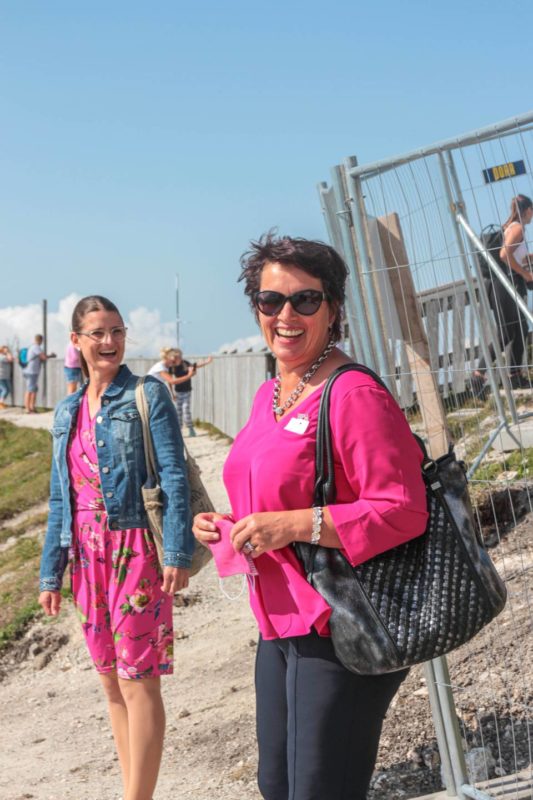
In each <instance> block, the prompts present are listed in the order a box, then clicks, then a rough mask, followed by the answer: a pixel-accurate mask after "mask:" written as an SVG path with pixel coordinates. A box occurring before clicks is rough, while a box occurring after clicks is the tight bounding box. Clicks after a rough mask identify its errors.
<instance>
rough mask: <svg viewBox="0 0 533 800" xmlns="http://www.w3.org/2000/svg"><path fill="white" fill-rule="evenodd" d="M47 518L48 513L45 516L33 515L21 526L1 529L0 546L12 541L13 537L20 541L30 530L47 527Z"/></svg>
mask: <svg viewBox="0 0 533 800" xmlns="http://www.w3.org/2000/svg"><path fill="white" fill-rule="evenodd" d="M47 517H48V514H47V513H46V512H45V513H43V514H33V515H32V516H31V517H28V518H27V519H25V520H24V522H23V523H21V524H20V525H15V526H13V527H5V528H0V544H3V543H4V542H7V540H8V539H11V538H12V537H14V538H15V539H19V538H20V537H21V536H23V535H24V534H25V533H26V531H27V530H29V529H30V528H38V527H40V526H41V525H45V524H46V520H47Z"/></svg>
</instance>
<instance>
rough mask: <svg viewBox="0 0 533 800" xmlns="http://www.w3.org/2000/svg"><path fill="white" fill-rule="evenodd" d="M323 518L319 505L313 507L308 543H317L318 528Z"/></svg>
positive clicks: (318, 536)
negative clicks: (311, 527) (311, 526)
mask: <svg viewBox="0 0 533 800" xmlns="http://www.w3.org/2000/svg"><path fill="white" fill-rule="evenodd" d="M323 519H324V509H323V508H321V507H320V506H314V507H313V529H312V531H311V539H310V540H309V542H310V544H318V543H319V541H320V529H321V528H322V521H323Z"/></svg>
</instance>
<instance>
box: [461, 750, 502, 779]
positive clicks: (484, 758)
mask: <svg viewBox="0 0 533 800" xmlns="http://www.w3.org/2000/svg"><path fill="white" fill-rule="evenodd" d="M465 761H466V769H467V772H468V775H469V778H470V782H471V783H478V782H479V781H488V779H489V774H490V772H491V771H492V770H493V769H494V767H495V766H496V761H495V760H494V756H493V755H492V753H491V751H490V750H489V748H488V747H473V748H472V750H470V751H469V752H468V753H465Z"/></svg>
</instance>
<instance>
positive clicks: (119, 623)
mask: <svg viewBox="0 0 533 800" xmlns="http://www.w3.org/2000/svg"><path fill="white" fill-rule="evenodd" d="M67 458H68V467H69V475H70V486H71V502H72V519H73V540H72V541H73V543H72V548H71V553H70V556H71V576H72V594H73V597H74V603H75V606H76V609H77V612H78V615H79V617H80V620H81V623H82V626H83V632H84V634H85V639H86V642H87V647H88V649H89V653H90V655H91V657H92V659H93V661H94V664H95V666H96V669H97V670H98V672H111V671H113V670H116V671H117V674H118V677H119V678H127V679H131V678H153V677H157V676H159V675H169V674H171V673H172V664H173V657H172V651H173V641H174V639H173V630H172V597H171V596H170V595H168V594H165V593H164V592H163V591H162V590H161V571H160V568H159V562H158V560H157V553H156V551H155V546H154V544H153V539H152V534H151V533H150V532H149V531H147V530H145V529H142V528H131V529H128V530H121V531H113V530H110V529H109V528H108V526H107V515H106V510H105V505H104V499H103V497H102V487H101V484H100V474H99V470H98V457H97V452H96V442H95V423H94V420H91V417H90V414H89V404H88V401H87V394H85V395H84V397H83V399H82V402H81V405H80V409H79V413H78V420H77V424H76V427H75V428H74V430H73V432H72V435H71V439H70V442H69V448H68V455H67Z"/></svg>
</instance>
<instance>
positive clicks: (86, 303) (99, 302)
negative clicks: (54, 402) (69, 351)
mask: <svg viewBox="0 0 533 800" xmlns="http://www.w3.org/2000/svg"><path fill="white" fill-rule="evenodd" d="M91 311H114V312H115V313H116V314H118V315H119V317H120V318H121V319H122V314H121V313H120V311H119V310H118V308H117V307H116V305H115V304H114V303H112V302H111V300H108V299H107V297H102V295H100V294H90V295H88V296H87V297H82V298H81V300H79V301H78V302H77V303H76V305H75V307H74V311H73V312H72V322H71V330H72V332H73V333H81V328H82V325H83V320H84V319H85V317H86V316H87V314H90V313H91ZM80 364H81V371H82V373H83V377H84V378H88V377H89V369H88V367H87V362H86V361H85V359H84V357H83V355H82V354H81V352H80Z"/></svg>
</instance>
